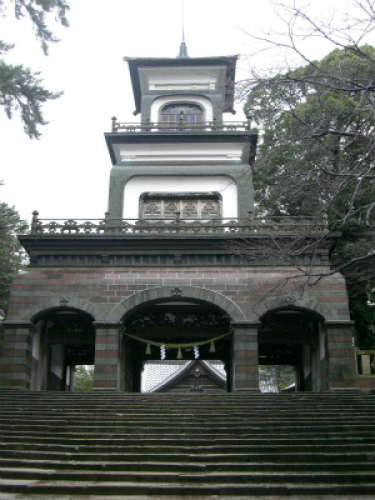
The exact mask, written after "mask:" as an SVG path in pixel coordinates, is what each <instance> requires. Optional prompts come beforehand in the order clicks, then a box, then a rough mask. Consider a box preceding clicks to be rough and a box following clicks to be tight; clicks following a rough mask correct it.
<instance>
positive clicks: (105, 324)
mask: <svg viewBox="0 0 375 500" xmlns="http://www.w3.org/2000/svg"><path fill="white" fill-rule="evenodd" d="M92 324H93V325H94V326H95V328H96V329H99V328H103V329H104V328H121V327H122V323H121V321H93V322H92Z"/></svg>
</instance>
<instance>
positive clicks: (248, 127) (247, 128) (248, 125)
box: [246, 115, 251, 130]
mask: <svg viewBox="0 0 375 500" xmlns="http://www.w3.org/2000/svg"><path fill="white" fill-rule="evenodd" d="M246 119H247V125H246V130H251V116H250V115H247V116H246Z"/></svg>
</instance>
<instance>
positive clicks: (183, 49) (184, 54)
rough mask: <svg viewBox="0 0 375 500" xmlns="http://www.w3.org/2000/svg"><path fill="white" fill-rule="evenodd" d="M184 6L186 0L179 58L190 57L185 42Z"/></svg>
mask: <svg viewBox="0 0 375 500" xmlns="http://www.w3.org/2000/svg"><path fill="white" fill-rule="evenodd" d="M184 7H185V5H184V0H182V42H181V44H180V52H179V54H178V56H177V58H179V59H182V58H186V57H189V55H188V50H187V45H186V43H185V9H184Z"/></svg>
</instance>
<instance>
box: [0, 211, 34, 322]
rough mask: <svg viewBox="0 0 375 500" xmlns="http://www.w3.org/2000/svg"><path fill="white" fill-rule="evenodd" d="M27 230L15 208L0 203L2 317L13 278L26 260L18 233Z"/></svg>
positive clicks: (5, 309) (0, 294) (0, 303)
mask: <svg viewBox="0 0 375 500" xmlns="http://www.w3.org/2000/svg"><path fill="white" fill-rule="evenodd" d="M26 230H27V224H26V222H25V221H23V220H21V219H20V217H19V215H18V213H17V212H16V211H15V210H14V208H13V207H9V206H8V205H7V204H6V203H0V317H4V316H5V314H6V311H7V308H8V302H9V294H10V287H11V284H12V281H13V278H14V276H15V275H16V274H17V273H18V272H19V270H20V269H22V266H23V264H24V261H25V253H24V251H23V250H22V247H21V245H20V243H19V241H18V239H17V235H19V234H24V233H25V231H26Z"/></svg>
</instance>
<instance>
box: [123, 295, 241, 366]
mask: <svg viewBox="0 0 375 500" xmlns="http://www.w3.org/2000/svg"><path fill="white" fill-rule="evenodd" d="M124 326H125V332H126V333H129V334H131V335H134V336H136V337H138V338H141V339H144V340H150V341H155V342H162V343H165V344H184V343H194V342H197V343H198V342H202V341H208V340H210V339H212V338H214V337H218V336H220V335H224V334H228V333H229V332H230V318H229V316H228V315H227V314H225V313H223V312H222V311H221V310H219V309H217V308H215V307H213V306H208V305H201V304H197V303H187V302H173V303H165V302H163V303H156V304H152V305H149V306H146V307H144V308H142V309H140V310H138V311H137V312H135V313H134V314H132V315H131V316H130V317H129V318H127V319H126V320H125V323H124ZM131 344H132V348H133V349H132V350H133V355H134V356H136V358H137V359H138V360H140V361H141V360H143V361H144V360H151V359H160V348H159V347H157V346H152V345H151V346H150V347H151V354H148V355H146V354H145V347H146V345H145V343H143V342H139V341H137V340H132V341H131ZM230 344H231V339H230V336H228V337H226V338H224V339H220V340H218V341H215V352H211V351H212V349H211V351H210V348H211V344H210V343H207V344H205V345H203V346H200V347H199V353H200V356H199V357H200V358H201V359H206V360H209V359H215V360H217V359H221V360H223V361H229V353H230ZM173 351H174V352H173ZM182 355H183V359H186V360H189V359H194V348H193V347H191V348H190V347H189V348H183V349H182ZM171 358H174V359H176V350H173V349H172V350H171V352H168V350H167V359H171Z"/></svg>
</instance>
